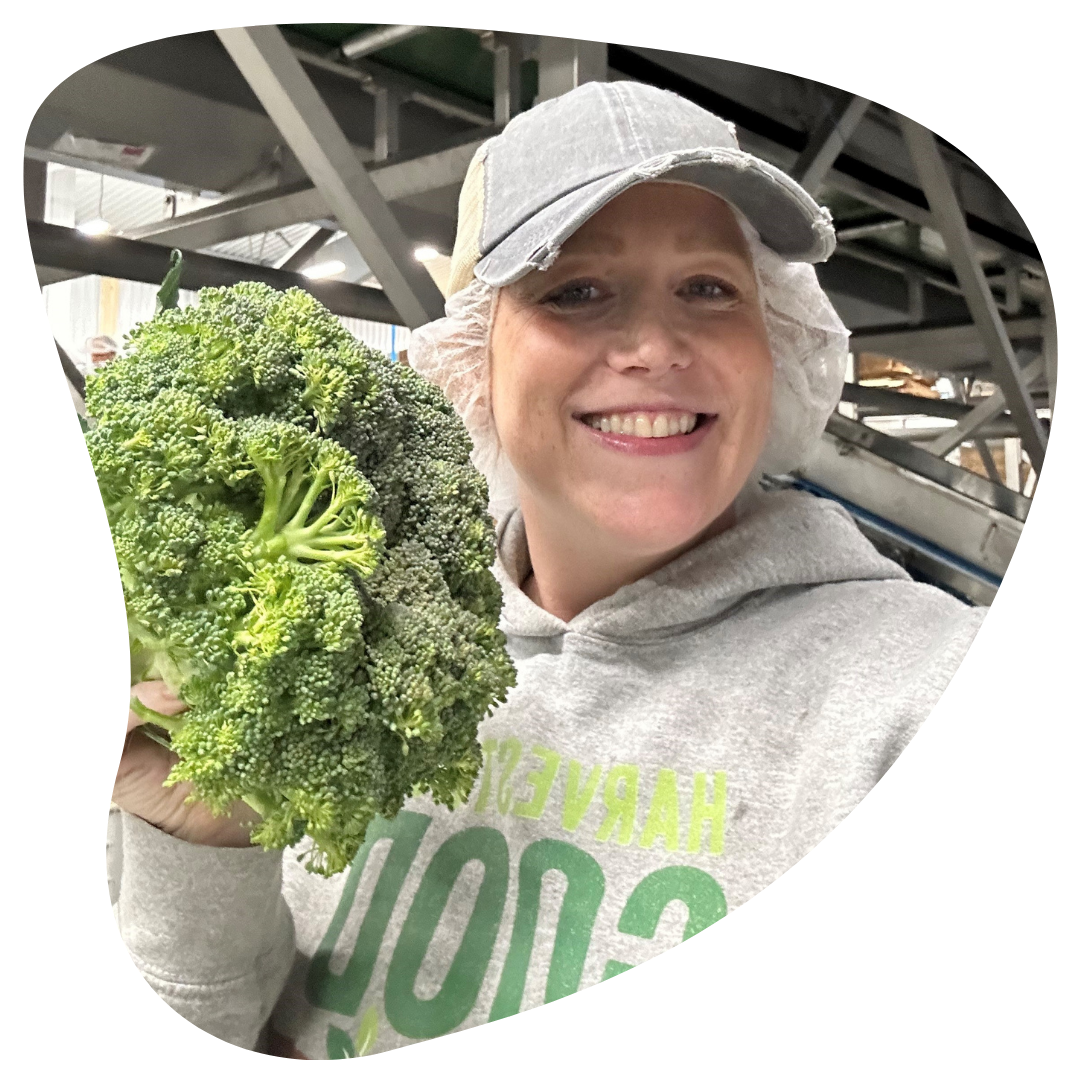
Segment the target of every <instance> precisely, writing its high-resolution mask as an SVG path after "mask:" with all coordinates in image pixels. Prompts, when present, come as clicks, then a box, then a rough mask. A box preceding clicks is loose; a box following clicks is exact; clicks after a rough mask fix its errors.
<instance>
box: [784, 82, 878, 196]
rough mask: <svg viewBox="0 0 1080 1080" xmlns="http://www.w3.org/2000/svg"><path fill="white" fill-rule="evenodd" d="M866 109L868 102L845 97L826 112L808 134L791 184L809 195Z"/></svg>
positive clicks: (812, 192) (794, 166)
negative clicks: (795, 184) (793, 183)
mask: <svg viewBox="0 0 1080 1080" xmlns="http://www.w3.org/2000/svg"><path fill="white" fill-rule="evenodd" d="M869 107H870V100H869V99H868V98H864V97H856V96H855V95H854V94H847V95H845V98H844V99H843V100H842V101H841V102H838V103H837V106H834V108H832V109H830V110H829V114H828V116H826V117H825V119H824V120H822V121H821V123H820V124H818V126H817V128H815V130H814V131H813V132H811V134H810V141H809V142H808V143H807V144H806V148H805V149H804V150H803V152H802V153H801V154H800V155H799V157H798V158H797V160H796V161H795V164H794V165H793V166H792V169H791V178H792V180H794V181H795V182H796V183H798V184H801V185H802V186H803V187H804V188H805V189H806V190H807V191H808V192H810V194H811V195H813V194H814V193H815V192H816V191H817V189H818V188H819V187H821V182H822V181H823V180H824V179H825V176H826V174H827V173H828V172H829V170H830V169H831V168H832V167H833V162H834V161H836V159H837V158H838V157H839V156H840V151H841V150H843V149H844V144H845V143H846V142H847V141H848V139H850V138H851V136H852V134H853V133H854V131H855V129H856V128H857V127H858V126H859V121H860V120H862V118H863V116H864V115H865V113H866V110H867V109H868V108H869Z"/></svg>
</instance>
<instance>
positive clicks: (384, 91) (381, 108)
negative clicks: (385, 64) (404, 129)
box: [375, 86, 401, 161]
mask: <svg viewBox="0 0 1080 1080" xmlns="http://www.w3.org/2000/svg"><path fill="white" fill-rule="evenodd" d="M400 147H401V95H400V94H398V92H397V91H396V90H391V89H390V87H388V86H380V87H379V89H378V90H377V91H376V92H375V160H376V161H385V160H386V159H387V158H390V157H394V156H395V155H396V154H397V152H398V150H399V149H400Z"/></svg>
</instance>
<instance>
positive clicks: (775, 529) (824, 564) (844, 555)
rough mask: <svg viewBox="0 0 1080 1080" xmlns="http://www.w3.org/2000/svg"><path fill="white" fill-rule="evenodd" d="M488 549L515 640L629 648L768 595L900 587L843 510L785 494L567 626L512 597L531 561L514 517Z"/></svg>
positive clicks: (751, 503) (751, 504) (771, 495)
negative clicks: (850, 584) (849, 585)
mask: <svg viewBox="0 0 1080 1080" xmlns="http://www.w3.org/2000/svg"><path fill="white" fill-rule="evenodd" d="M497 543H498V556H497V558H496V560H495V565H494V567H493V569H494V572H495V576H496V578H497V579H498V581H499V584H500V585H501V586H502V590H503V612H502V622H501V625H502V629H503V630H504V632H505V633H507V634H508V635H511V636H516V637H543V638H551V637H558V636H560V635H564V634H568V633H575V634H582V635H585V636H589V637H600V638H605V639H609V640H621V641H625V642H627V643H629V642H632V641H642V640H649V639H650V638H654V637H657V636H660V637H668V636H671V635H672V634H677V633H680V632H685V631H688V630H691V629H693V627H694V626H696V625H699V624H701V623H703V622H708V621H710V620H713V619H716V618H719V617H721V616H722V615H723V614H724V613H725V612H727V611H729V610H730V609H731V608H732V607H733V606H735V605H736V604H739V603H741V602H742V601H743V600H745V599H746V598H748V597H749V596H751V595H753V594H757V593H761V592H764V591H766V590H769V589H778V588H784V587H791V586H796V587H797V586H803V587H808V586H813V585H823V584H827V583H830V582H839V581H852V580H872V581H885V580H909V578H908V575H907V573H906V572H905V571H904V570H903V569H902V568H901V567H900V566H898V565H897V564H896V563H894V562H892V561H891V560H890V559H887V558H886V557H885V556H883V555H881V554H880V553H879V552H878V551H877V549H876V548H874V546H873V545H872V544H871V543H870V541H869V540H867V539H866V538H865V537H864V536H863V535H862V533H860V532H859V530H858V528H857V527H856V526H855V523H854V522H853V521H852V519H851V517H850V515H849V514H848V513H847V512H846V511H845V510H844V509H843V508H842V507H840V506H839V505H838V504H836V503H834V502H831V501H830V500H827V499H821V498H818V497H817V496H814V495H810V494H807V493H806V492H801V491H794V490H781V491H772V492H761V493H760V494H756V495H755V496H754V497H753V498H751V499H750V500H748V502H747V505H746V506H745V507H744V508H743V510H742V513H741V515H740V518H739V520H738V521H736V523H735V524H734V525H732V526H731V527H730V528H729V529H726V530H725V531H724V532H722V533H720V534H718V535H717V536H714V537H711V538H710V539H708V540H705V541H703V542H702V543H701V544H698V545H697V546H696V547H694V548H691V549H690V550H689V551H687V552H684V553H683V554H682V555H680V556H678V557H677V558H675V559H673V560H672V561H671V562H669V563H667V564H666V565H665V566H663V567H661V568H660V569H659V570H656V571H654V572H653V573H652V574H648V575H647V576H645V577H643V578H639V579H638V580H637V581H634V582H631V583H630V584H628V585H624V586H623V587H622V588H620V589H618V590H616V591H615V592H614V593H612V594H611V595H610V596H606V597H604V598H603V599H601V600H598V601H596V603H594V604H591V605H590V606H589V607H587V608H586V609H585V610H584V611H582V612H580V613H579V614H578V615H575V616H574V618H573V619H571V620H569V621H564V620H563V619H560V618H558V617H557V616H555V615H552V614H551V613H550V612H548V611H545V610H544V609H543V608H541V607H540V606H538V605H537V604H535V603H533V601H532V600H531V599H529V597H528V596H526V595H525V593H524V592H523V591H522V590H521V587H520V586H521V583H522V582H523V581H524V579H525V576H526V574H527V573H528V572H529V570H530V568H531V564H530V562H529V553H528V544H527V541H526V537H525V526H524V522H523V520H522V517H521V513H520V511H518V510H516V509H515V510H514V511H512V512H511V513H510V514H509V515H508V516H507V517H506V518H505V519H504V520H503V522H502V523H501V524H500V527H499V529H498V532H497Z"/></svg>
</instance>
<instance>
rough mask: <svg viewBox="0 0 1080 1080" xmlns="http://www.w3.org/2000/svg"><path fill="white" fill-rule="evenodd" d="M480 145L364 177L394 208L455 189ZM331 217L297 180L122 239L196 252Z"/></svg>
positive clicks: (315, 194)
mask: <svg viewBox="0 0 1080 1080" xmlns="http://www.w3.org/2000/svg"><path fill="white" fill-rule="evenodd" d="M482 142H483V140H482V139H471V140H469V141H468V142H464V143H461V144H460V145H458V146H451V147H448V148H447V149H445V150H439V151H437V152H436V153H433V154H424V155H422V156H420V157H416V158H410V159H408V160H406V161H396V162H394V163H393V164H386V165H378V166H373V167H371V168H370V169H369V175H370V176H371V179H372V181H373V182H374V184H375V187H376V188H377V189H378V191H379V194H380V195H382V197H383V198H384V199H385V200H386V201H387V202H399V201H401V200H402V199H408V198H410V197H412V196H414V195H422V194H424V193H425V192H428V191H436V190H438V189H439V188H444V187H450V186H451V185H453V184H460V183H461V181H462V180H463V179H464V178H465V171H466V170H467V169H468V167H469V162H470V161H471V160H472V157H473V154H474V153H475V152H476V149H477V147H479V146H480V144H481V143H482ZM330 216H331V211H330V208H329V206H328V205H327V203H326V200H325V199H324V198H323V196H322V195H321V194H320V193H319V192H318V191H317V190H316V188H315V186H314V185H313V184H312V183H311V181H309V180H301V181H297V182H295V183H292V184H283V185H282V186H280V187H276V188H270V189H267V190H265V191H256V192H252V193H251V194H248V195H242V196H239V197H237V198H235V199H224V200H222V201H221V202H219V203H214V204H213V205H212V206H205V207H203V208H202V209H201V210H193V211H192V212H191V213H189V214H181V215H180V216H179V217H175V218H169V219H167V220H165V221H156V222H154V223H153V224H151V225H144V226H143V227H141V228H139V229H132V230H131V231H130V232H128V233H127V234H126V235H127V236H129V237H130V238H131V239H132V240H152V241H153V242H154V243H155V244H169V245H172V246H173V247H189V248H195V249H198V248H206V247H211V246H213V245H214V244H221V243H224V242H225V241H227V240H236V239H238V238H239V237H241V236H254V235H256V234H257V233H263V232H271V231H273V230H274V229H281V228H284V227H285V226H286V225H296V224H298V223H299V222H302V221H321V220H324V219H326V218H328V217H330Z"/></svg>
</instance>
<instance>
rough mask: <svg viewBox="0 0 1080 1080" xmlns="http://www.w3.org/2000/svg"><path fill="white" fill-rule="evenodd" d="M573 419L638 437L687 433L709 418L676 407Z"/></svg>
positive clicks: (623, 434) (609, 430) (583, 416)
mask: <svg viewBox="0 0 1080 1080" xmlns="http://www.w3.org/2000/svg"><path fill="white" fill-rule="evenodd" d="M577 419H578V420H579V421H580V422H581V423H583V424H585V425H586V427H591V428H593V429H595V430H596V431H601V432H604V433H605V434H608V433H610V434H612V435H622V436H630V437H633V438H638V439H670V438H672V437H674V436H677V435H688V434H689V433H690V432H692V431H694V430H695V429H697V428H698V427H700V426H702V425H703V424H705V423H706V422H707V421H708V420H710V419H712V415H711V414H710V413H693V412H684V411H681V410H678V411H663V412H621V413H620V412H610V413H598V412H596V413H583V414H582V415H581V416H578V417H577Z"/></svg>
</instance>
